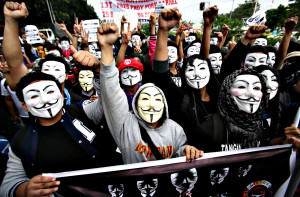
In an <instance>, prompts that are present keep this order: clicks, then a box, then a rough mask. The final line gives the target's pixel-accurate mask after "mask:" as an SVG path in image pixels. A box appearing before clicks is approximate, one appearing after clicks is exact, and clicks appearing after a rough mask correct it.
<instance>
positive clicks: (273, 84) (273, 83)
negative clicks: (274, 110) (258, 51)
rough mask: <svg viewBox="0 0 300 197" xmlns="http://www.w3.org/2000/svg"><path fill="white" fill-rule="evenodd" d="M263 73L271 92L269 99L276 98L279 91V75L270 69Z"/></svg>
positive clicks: (268, 89)
mask: <svg viewBox="0 0 300 197" xmlns="http://www.w3.org/2000/svg"><path fill="white" fill-rule="evenodd" d="M261 74H262V75H263V77H264V78H265V81H266V86H267V92H268V94H269V100H271V99H272V98H274V97H275V96H276V94H277V91H278V87H279V84H278V81H277V77H276V76H275V75H274V73H273V72H272V71H270V70H264V71H262V72H261Z"/></svg>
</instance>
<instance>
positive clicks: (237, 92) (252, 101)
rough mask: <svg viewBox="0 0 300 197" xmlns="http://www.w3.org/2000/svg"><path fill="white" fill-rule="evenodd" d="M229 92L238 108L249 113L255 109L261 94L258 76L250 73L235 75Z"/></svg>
mask: <svg viewBox="0 0 300 197" xmlns="http://www.w3.org/2000/svg"><path fill="white" fill-rule="evenodd" d="M230 92H231V95H232V97H233V99H234V101H235V103H236V105H237V106H238V108H239V109H240V110H241V111H243V112H246V113H249V114H253V113H255V112H256V111H257V109H258V107H259V105H260V102H261V98H262V96H263V93H262V91H261V82H260V80H259V78H258V77H257V76H255V75H250V74H245V75H239V76H237V77H236V79H235V80H234V82H233V84H232V86H231V88H230Z"/></svg>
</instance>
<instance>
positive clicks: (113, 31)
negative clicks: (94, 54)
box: [97, 23, 119, 47]
mask: <svg viewBox="0 0 300 197" xmlns="http://www.w3.org/2000/svg"><path fill="white" fill-rule="evenodd" d="M97 37H98V42H99V44H100V46H101V47H102V46H113V45H114V43H115V42H116V41H117V39H118V37H119V30H118V27H117V25H116V24H115V23H101V25H100V26H99V27H98V32H97Z"/></svg>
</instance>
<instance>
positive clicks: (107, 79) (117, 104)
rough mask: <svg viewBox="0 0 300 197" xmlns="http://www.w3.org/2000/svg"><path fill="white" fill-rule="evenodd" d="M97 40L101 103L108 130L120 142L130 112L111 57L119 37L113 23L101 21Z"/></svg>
mask: <svg viewBox="0 0 300 197" xmlns="http://www.w3.org/2000/svg"><path fill="white" fill-rule="evenodd" d="M97 35H98V42H99V44H100V47H101V52H102V58H101V69H100V88H101V98H102V105H103V109H104V114H105V118H106V121H107V125H108V127H109V130H110V131H111V133H112V136H113V137H114V139H115V141H116V143H117V144H118V145H119V144H120V143H122V142H120V134H121V133H120V132H121V131H122V127H123V124H124V123H125V120H126V118H127V116H128V115H129V114H130V112H129V106H128V102H127V98H126V95H125V93H124V91H123V90H122V89H121V86H120V81H119V70H118V69H117V67H116V66H115V62H114V58H113V45H114V43H115V42H116V40H117V39H118V37H119V30H118V27H117V25H116V24H115V23H102V24H101V25H100V26H99V28H98V34H97Z"/></svg>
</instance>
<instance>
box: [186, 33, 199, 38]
mask: <svg viewBox="0 0 300 197" xmlns="http://www.w3.org/2000/svg"><path fill="white" fill-rule="evenodd" d="M189 36H195V38H198V37H197V34H196V33H194V32H192V33H189V35H188V36H187V37H189Z"/></svg>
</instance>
